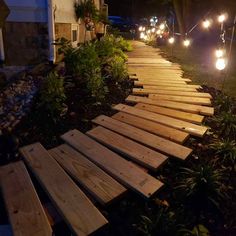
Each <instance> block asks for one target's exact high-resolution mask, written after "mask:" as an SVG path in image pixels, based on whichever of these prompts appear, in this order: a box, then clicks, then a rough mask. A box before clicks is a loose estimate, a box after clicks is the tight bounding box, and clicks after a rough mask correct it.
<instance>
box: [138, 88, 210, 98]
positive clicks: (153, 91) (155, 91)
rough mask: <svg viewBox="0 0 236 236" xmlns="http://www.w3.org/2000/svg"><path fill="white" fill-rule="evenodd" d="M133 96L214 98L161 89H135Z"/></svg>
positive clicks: (206, 95) (197, 93)
mask: <svg viewBox="0 0 236 236" xmlns="http://www.w3.org/2000/svg"><path fill="white" fill-rule="evenodd" d="M133 94H144V95H147V94H163V95H178V96H184V97H200V98H210V99H211V98H212V96H211V95H210V94H209V93H200V92H184V91H172V90H161V89H146V88H144V89H140V88H133Z"/></svg>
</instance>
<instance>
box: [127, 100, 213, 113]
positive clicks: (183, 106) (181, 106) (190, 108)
mask: <svg viewBox="0 0 236 236" xmlns="http://www.w3.org/2000/svg"><path fill="white" fill-rule="evenodd" d="M126 101H127V102H132V103H145V104H150V105H156V106H161V107H167V108H173V109H176V110H180V111H186V112H192V113H199V114H202V115H207V116H212V115H214V108H213V107H206V106H199V105H193V104H187V103H182V102H173V101H166V100H154V99H150V98H146V97H140V96H132V95H130V96H128V97H127V98H126Z"/></svg>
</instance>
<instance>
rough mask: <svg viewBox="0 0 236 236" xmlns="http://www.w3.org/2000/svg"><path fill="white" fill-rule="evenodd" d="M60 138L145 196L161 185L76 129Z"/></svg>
mask: <svg viewBox="0 0 236 236" xmlns="http://www.w3.org/2000/svg"><path fill="white" fill-rule="evenodd" d="M61 138H62V139H63V140H64V141H66V142H67V143H68V144H70V145H71V146H73V147H74V148H76V149H77V150H78V151H80V152H81V153H83V154H84V155H85V156H87V157H88V158H89V159H90V160H91V161H93V162H94V163H96V164H97V165H98V166H99V167H100V168H102V169H103V170H105V171H106V172H108V173H109V174H110V175H111V176H113V177H114V178H115V179H117V180H118V181H120V182H121V183H122V184H124V185H125V186H126V187H128V188H131V189H133V190H134V191H136V192H137V193H139V194H141V195H142V196H144V197H146V198H149V197H150V196H152V195H153V194H154V193H155V192H156V191H157V190H159V189H160V188H161V187H162V186H163V183H162V182H160V181H159V180H157V179H155V178H154V177H152V176H151V175H148V174H147V173H145V172H144V171H143V170H141V169H140V168H139V167H137V166H136V165H134V164H133V163H131V162H130V161H127V160H125V159H124V158H122V157H121V156H119V155H118V154H116V153H114V152H112V151H111V150H109V149H108V148H106V147H104V146H103V145H101V144H100V143H98V142H96V141H95V140H93V139H92V138H90V137H88V136H87V135H85V134H83V133H81V132H79V131H78V130H71V131H69V132H67V133H65V134H64V135H62V136H61Z"/></svg>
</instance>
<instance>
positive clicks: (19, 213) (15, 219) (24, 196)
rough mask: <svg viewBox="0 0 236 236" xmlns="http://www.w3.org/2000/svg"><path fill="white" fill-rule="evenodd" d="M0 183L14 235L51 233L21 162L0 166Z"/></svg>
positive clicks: (26, 235) (27, 235) (46, 235)
mask: <svg viewBox="0 0 236 236" xmlns="http://www.w3.org/2000/svg"><path fill="white" fill-rule="evenodd" d="M0 185H1V191H2V194H3V198H4V201H5V204H6V210H7V213H8V216H9V219H10V222H11V226H12V230H13V234H14V236H32V235H35V236H51V235H52V229H51V227H50V224H49V222H48V219H47V217H46V214H45V212H44V210H43V207H42V205H41V203H40V200H39V198H38V196H37V193H36V191H35V189H34V186H33V184H32V182H31V179H30V176H29V174H28V172H27V170H26V168H25V165H24V164H23V162H21V161H20V162H16V163H12V164H8V165H6V166H3V167H1V168H0Z"/></svg>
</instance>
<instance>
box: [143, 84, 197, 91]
mask: <svg viewBox="0 0 236 236" xmlns="http://www.w3.org/2000/svg"><path fill="white" fill-rule="evenodd" d="M143 88H144V89H152V90H168V91H180V92H197V89H196V88H192V87H172V86H165V85H164V86H163V85H157V86H153V85H143Z"/></svg>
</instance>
